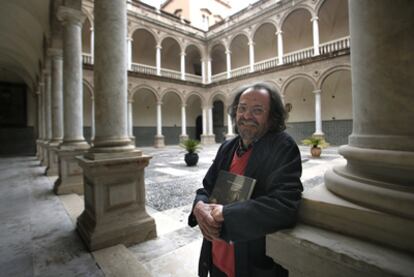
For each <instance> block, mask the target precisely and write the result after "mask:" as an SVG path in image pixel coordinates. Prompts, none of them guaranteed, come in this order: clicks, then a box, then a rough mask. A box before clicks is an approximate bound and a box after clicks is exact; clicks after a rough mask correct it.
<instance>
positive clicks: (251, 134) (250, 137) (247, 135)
mask: <svg viewBox="0 0 414 277" xmlns="http://www.w3.org/2000/svg"><path fill="white" fill-rule="evenodd" d="M259 127H260V125H259V123H258V122H257V121H255V120H245V119H239V120H238V121H237V131H238V132H239V135H240V137H241V139H242V140H243V141H250V142H252V141H254V140H256V139H258V138H259V137H260V136H261V132H260V128H259Z"/></svg>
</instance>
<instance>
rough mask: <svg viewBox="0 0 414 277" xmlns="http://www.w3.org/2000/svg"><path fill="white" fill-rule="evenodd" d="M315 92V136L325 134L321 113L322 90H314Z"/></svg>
mask: <svg viewBox="0 0 414 277" xmlns="http://www.w3.org/2000/svg"><path fill="white" fill-rule="evenodd" d="M313 93H314V94H315V133H313V135H314V136H323V132H322V115H321V90H320V89H317V90H314V91H313Z"/></svg>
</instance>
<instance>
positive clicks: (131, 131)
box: [128, 97, 135, 146]
mask: <svg viewBox="0 0 414 277" xmlns="http://www.w3.org/2000/svg"><path fill="white" fill-rule="evenodd" d="M133 103H134V100H133V99H129V97H128V136H129V138H130V139H131V144H132V145H134V146H135V136H134V120H133V117H132V112H133V108H132V104H133Z"/></svg>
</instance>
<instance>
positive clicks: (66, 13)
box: [57, 6, 86, 26]
mask: <svg viewBox="0 0 414 277" xmlns="http://www.w3.org/2000/svg"><path fill="white" fill-rule="evenodd" d="M57 18H58V19H59V20H60V21H62V22H63V25H65V24H67V23H72V24H76V25H79V26H82V23H83V21H85V19H86V16H85V15H84V14H83V12H81V11H80V10H76V9H72V8H68V7H65V6H60V7H59V9H58V13H57Z"/></svg>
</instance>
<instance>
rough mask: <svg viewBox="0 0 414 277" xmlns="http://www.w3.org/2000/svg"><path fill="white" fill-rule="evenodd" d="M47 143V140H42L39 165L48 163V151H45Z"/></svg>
mask: <svg viewBox="0 0 414 277" xmlns="http://www.w3.org/2000/svg"><path fill="white" fill-rule="evenodd" d="M47 145H48V141H47V140H44V141H42V156H43V159H42V161H41V165H43V166H46V167H47V166H48V164H49V153H48V151H47Z"/></svg>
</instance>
